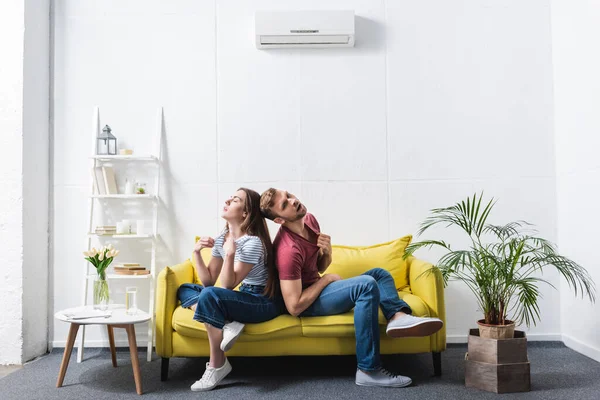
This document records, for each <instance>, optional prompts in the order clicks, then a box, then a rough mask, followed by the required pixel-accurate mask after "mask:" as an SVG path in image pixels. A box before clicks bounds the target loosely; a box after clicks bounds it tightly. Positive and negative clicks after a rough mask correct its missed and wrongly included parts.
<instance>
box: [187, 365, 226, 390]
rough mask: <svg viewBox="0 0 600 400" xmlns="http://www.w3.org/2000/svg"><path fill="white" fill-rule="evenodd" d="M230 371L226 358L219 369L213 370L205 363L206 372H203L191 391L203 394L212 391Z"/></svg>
mask: <svg viewBox="0 0 600 400" xmlns="http://www.w3.org/2000/svg"><path fill="white" fill-rule="evenodd" d="M231 369H232V368H231V364H229V360H228V359H227V358H225V364H223V366H222V367H221V368H213V367H211V366H210V365H209V364H208V363H206V370H205V371H204V374H203V375H202V378H200V380H198V381H196V383H194V384H193V385H192V387H191V389H192V391H193V392H204V391H207V390H212V389H214V388H215V387H217V385H218V384H219V382H221V381H222V380H223V379H225V377H226V376H227V375H229V373H230V372H231Z"/></svg>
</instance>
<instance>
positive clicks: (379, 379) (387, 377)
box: [355, 368, 412, 387]
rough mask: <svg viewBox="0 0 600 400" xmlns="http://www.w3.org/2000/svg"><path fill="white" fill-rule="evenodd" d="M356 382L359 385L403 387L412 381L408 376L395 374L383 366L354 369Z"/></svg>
mask: <svg viewBox="0 0 600 400" xmlns="http://www.w3.org/2000/svg"><path fill="white" fill-rule="evenodd" d="M355 382H356V384H357V385H359V386H383V387H405V386H408V385H410V384H411V383H412V379H410V378H409V377H408V376H402V375H395V374H392V373H391V372H390V371H388V370H386V369H385V368H380V369H379V370H377V371H372V372H371V371H370V372H364V371H362V370H360V369H357V370H356V380H355Z"/></svg>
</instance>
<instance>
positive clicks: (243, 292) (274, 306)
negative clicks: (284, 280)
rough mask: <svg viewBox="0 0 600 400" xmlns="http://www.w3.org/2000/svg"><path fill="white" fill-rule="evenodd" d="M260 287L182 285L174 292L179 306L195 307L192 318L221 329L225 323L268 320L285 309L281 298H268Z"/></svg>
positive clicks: (243, 285)
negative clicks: (229, 287)
mask: <svg viewBox="0 0 600 400" xmlns="http://www.w3.org/2000/svg"><path fill="white" fill-rule="evenodd" d="M263 289H264V287H263V286H254V285H245V284H242V285H241V286H240V290H239V291H235V290H230V289H223V288H219V287H214V286H209V287H204V286H202V285H197V284H195V283H184V284H183V285H181V286H180V287H179V289H177V298H178V299H179V301H181V306H182V307H185V308H187V307H191V306H192V305H194V304H196V311H195V312H194V319H195V320H196V321H198V322H206V323H207V324H210V325H212V326H214V327H215V328H219V329H223V326H224V325H225V324H226V323H227V321H238V322H241V323H258V322H265V321H269V320H271V319H273V318H275V317H277V316H278V315H280V314H283V313H284V312H285V311H286V310H285V304H284V302H283V298H282V297H281V296H277V297H275V298H273V299H270V298H269V297H267V296H264V295H263V294H262V292H263Z"/></svg>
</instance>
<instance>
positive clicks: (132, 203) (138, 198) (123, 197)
mask: <svg viewBox="0 0 600 400" xmlns="http://www.w3.org/2000/svg"><path fill="white" fill-rule="evenodd" d="M156 117H157V118H156V124H155V129H156V136H155V139H156V142H155V145H154V147H153V148H151V149H150V148H149V149H148V153H146V154H143V153H142V154H131V155H121V154H118V155H108V154H104V155H100V154H96V151H97V137H98V134H99V133H100V110H99V108H98V107H94V113H93V116H92V122H93V126H92V132H91V138H90V139H91V143H90V144H91V145H92V146H91V149H92V151H91V154H90V155H89V158H88V160H89V164H90V166H91V167H92V168H93V171H94V175H92V177H91V178H92V180H91V181H90V183H91V184H90V192H89V197H88V198H89V199H91V201H88V211H89V214H88V227H87V229H86V233H85V234H84V237H85V241H86V247H87V249H88V251H89V250H90V249H91V248H92V247H91V246H92V242H93V241H94V238H98V239H100V238H106V239H117V240H120V239H123V240H124V239H138V240H140V239H150V240H145V241H141V242H140V243H139V244H140V245H141V247H145V248H148V247H150V262H149V265H147V267H148V268H147V270H148V271H150V273H148V274H145V275H121V274H116V273H115V271H114V269H112V268H111V269H110V270H109V271H106V279H110V280H123V279H124V280H125V281H123V283H125V284H128V283H127V282H129V283H132V281H133V282H137V285H138V286H144V285H146V284H147V285H148V287H149V293H148V308H147V310H148V314H150V319H151V321H150V323H149V324H148V334H147V349H148V350H147V353H146V357H147V361H148V362H150V361H151V360H152V349H153V341H154V329H155V312H154V300H155V296H154V292H155V289H156V288H155V282H156V279H155V278H156V250H157V246H158V240H156V238H157V235H158V230H157V229H158V228H157V227H158V209H159V207H158V206H159V202H160V196H159V195H158V194H159V193H160V182H161V171H162V168H161V163H162V154H163V153H162V151H163V149H162V147H163V146H162V137H163V126H164V113H163V108H162V107H159V108H158V110H157V114H156ZM128 162H131V163H135V162H137V163H140V164H136V165H139V166H142V165H144V166H147V167H148V169H149V170H154V185H153V186H150V187H151V188H152V190H151V193H149V192H148V191H146V192H145V193H144V194H124V193H121V194H117V193H115V194H100V192H99V190H98V186H97V183H96V182H95V180H96V179H95V168H97V167H101V166H103V165H105V164H111V163H112V165H113V168H114V169H115V170H116V172H117V173H119V171H118V170H124V169H126V168H129V167H132V166H133V165H132V164H128ZM150 172H151V171H150ZM94 199H101V200H102V199H114V200H118V201H115V202H114V203H113V202H104V201H100V202H98V201H95V200H94ZM148 200H150V201H149V202H146V201H148ZM121 201H122V202H121ZM102 204H104V205H105V206H107V207H109V208H111V207H113V206H117V207H124V208H128V207H135V208H143V209H148V208H151V209H152V210H151V212H152V230H148V231H146V230H144V232H149V233H148V234H145V235H137V234H116V233H112V234H97V233H96V232H94V230H95V227H94V215H95V213H94V211H95V210H96V208H97V207H98V206H100V205H102ZM98 239H96V240H98ZM140 261H141V260H140ZM146 261H147V260H144V262H146ZM85 268H86V269H85V270H84V271H82V275H83V276H82V280H83V283H84V284H83V285H82V286H83V287H82V293H81V294H82V305H84V306H86V305H87V304H88V302H89V297H90V296H89V292H90V291H91V289H90V286H92V285H90V280H93V279H96V278H97V277H98V274H97V273H96V271H95V270H94V268H93V267H92V266H91V263H89V262H88V261H86V262H85ZM142 308H144V307H142ZM79 332H80V334H79V335H78V341H79V345H78V349H77V362H82V361H83V349H84V342H85V325H84V326H83V327H82V329H81V330H80V331H79Z"/></svg>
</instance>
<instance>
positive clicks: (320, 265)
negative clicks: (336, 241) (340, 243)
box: [317, 233, 332, 273]
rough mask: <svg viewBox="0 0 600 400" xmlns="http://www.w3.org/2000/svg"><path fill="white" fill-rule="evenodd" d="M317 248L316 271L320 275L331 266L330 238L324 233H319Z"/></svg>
mask: <svg viewBox="0 0 600 400" xmlns="http://www.w3.org/2000/svg"><path fill="white" fill-rule="evenodd" d="M317 246H319V257H318V259H317V269H318V270H319V272H320V273H323V272H325V271H326V270H327V267H329V265H330V264H331V260H332V258H331V236H329V235H326V234H324V233H319V237H318V238H317Z"/></svg>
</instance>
